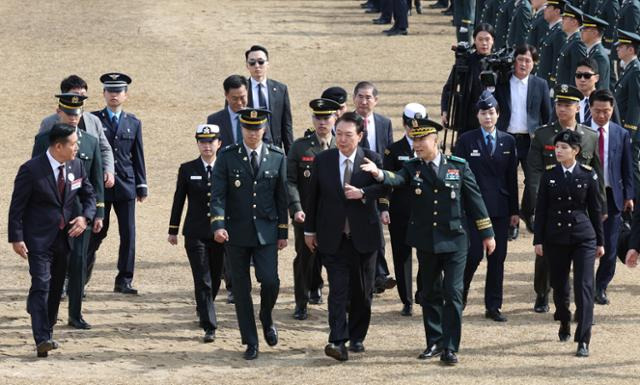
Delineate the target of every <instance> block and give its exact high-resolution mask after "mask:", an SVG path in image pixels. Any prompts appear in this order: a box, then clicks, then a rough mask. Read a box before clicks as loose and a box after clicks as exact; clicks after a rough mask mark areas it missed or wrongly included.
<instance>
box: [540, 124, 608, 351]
mask: <svg viewBox="0 0 640 385" xmlns="http://www.w3.org/2000/svg"><path fill="white" fill-rule="evenodd" d="M553 142H554V145H555V156H556V160H557V161H558V164H556V165H549V166H548V167H547V170H546V171H545V172H544V174H543V175H542V180H541V181H540V186H539V187H538V200H537V202H536V219H535V223H534V230H535V231H534V237H533V244H534V247H535V252H536V255H539V256H543V257H544V258H545V259H546V260H547V261H548V264H549V273H550V278H551V287H553V301H554V303H555V307H556V312H555V314H554V319H555V320H556V321H560V330H559V331H558V337H559V338H560V341H567V340H569V337H570V336H571V324H570V321H571V311H570V310H569V302H570V301H569V292H570V288H571V287H570V284H569V273H570V271H571V264H572V263H573V287H574V293H575V302H576V319H577V321H578V327H577V328H576V331H575V336H574V341H575V342H577V343H578V350H577V352H576V355H577V356H578V357H587V356H588V355H589V342H590V340H591V325H592V324H593V296H594V289H593V277H594V264H595V259H596V258H600V257H601V256H602V255H603V254H604V246H603V236H602V234H603V233H602V221H601V217H600V214H601V199H600V196H599V195H600V192H599V190H600V184H599V183H598V175H597V174H596V173H595V171H594V170H593V168H592V167H591V166H587V165H584V164H580V163H578V162H577V161H576V156H577V155H578V153H579V152H580V150H581V135H580V134H579V133H578V132H576V131H572V130H564V131H562V132H560V133H559V134H558V135H556V136H555V138H554V140H553Z"/></svg>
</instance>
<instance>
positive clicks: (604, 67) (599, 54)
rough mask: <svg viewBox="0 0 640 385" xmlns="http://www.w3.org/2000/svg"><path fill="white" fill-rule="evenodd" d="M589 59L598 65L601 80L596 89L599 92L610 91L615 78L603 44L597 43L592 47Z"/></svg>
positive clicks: (588, 55)
mask: <svg viewBox="0 0 640 385" xmlns="http://www.w3.org/2000/svg"><path fill="white" fill-rule="evenodd" d="M587 57H588V58H590V59H593V60H595V61H596V63H598V74H599V75H600V80H598V83H597V84H596V88H597V89H599V90H608V89H609V85H610V84H611V82H612V81H613V78H614V77H612V76H611V61H610V60H609V54H608V53H607V50H606V48H604V46H603V45H602V43H597V44H596V45H594V46H593V47H591V49H590V50H589V53H588V54H587ZM574 73H575V72H574Z"/></svg>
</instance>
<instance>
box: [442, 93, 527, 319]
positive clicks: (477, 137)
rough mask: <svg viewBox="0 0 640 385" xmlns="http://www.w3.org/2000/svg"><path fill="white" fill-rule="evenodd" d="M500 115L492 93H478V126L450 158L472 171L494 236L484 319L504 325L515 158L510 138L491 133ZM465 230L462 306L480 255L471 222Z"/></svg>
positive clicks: (515, 210) (477, 235)
mask: <svg viewBox="0 0 640 385" xmlns="http://www.w3.org/2000/svg"><path fill="white" fill-rule="evenodd" d="M499 114H500V107H499V106H498V102H497V101H496V99H495V98H494V97H493V95H492V94H491V92H489V91H485V92H483V93H482V95H481V96H480V100H479V101H478V120H479V121H480V128H478V129H477V130H473V131H468V132H465V133H464V134H462V136H460V138H458V140H457V141H456V147H455V155H456V156H458V157H460V158H464V159H466V160H467V163H468V164H469V168H471V171H473V175H475V177H476V180H477V181H478V187H479V188H480V192H481V193H482V199H483V201H484V204H485V206H486V207H487V211H488V212H489V217H490V218H491V223H492V225H493V232H494V233H495V240H496V249H495V252H493V253H492V254H490V255H487V277H486V281H485V287H484V305H485V309H486V311H485V317H486V318H490V319H492V320H494V321H496V322H506V321H507V318H506V317H505V316H504V315H502V313H501V312H500V309H501V308H502V298H503V295H502V287H503V281H504V261H505V259H506V257H507V243H508V234H509V227H510V226H512V227H515V226H517V225H518V171H517V170H518V156H517V148H516V141H515V139H514V138H513V137H512V136H511V135H509V134H507V133H505V132H503V131H499V130H497V129H496V122H497V121H498V115H499ZM467 228H468V229H469V251H468V253H467V264H466V267H465V272H464V291H463V295H462V300H463V305H466V303H467V296H468V295H469V288H470V287H471V281H472V280H473V275H474V274H475V272H476V270H477V269H478V265H479V264H480V261H482V258H483V257H484V248H483V246H482V237H481V235H480V232H479V231H478V230H477V229H476V228H475V226H473V223H472V222H470V223H469V224H468V226H467Z"/></svg>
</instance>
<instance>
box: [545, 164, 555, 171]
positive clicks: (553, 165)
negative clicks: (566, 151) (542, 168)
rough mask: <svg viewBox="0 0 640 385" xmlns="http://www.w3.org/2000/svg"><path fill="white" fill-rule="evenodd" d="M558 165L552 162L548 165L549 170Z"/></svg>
mask: <svg viewBox="0 0 640 385" xmlns="http://www.w3.org/2000/svg"><path fill="white" fill-rule="evenodd" d="M555 166H556V165H555V164H550V165H548V166H547V167H546V169H547V170H551V169H552V168H554V167H555Z"/></svg>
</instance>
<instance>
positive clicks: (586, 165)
mask: <svg viewBox="0 0 640 385" xmlns="http://www.w3.org/2000/svg"><path fill="white" fill-rule="evenodd" d="M580 166H582V168H584V169H585V170H588V171H591V170H593V167H591V166H589V165H588V164H582V163H580Z"/></svg>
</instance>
